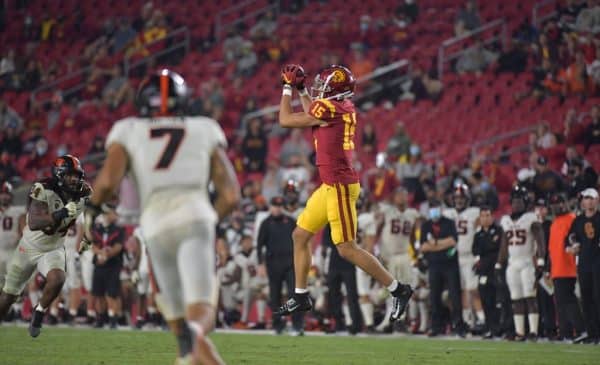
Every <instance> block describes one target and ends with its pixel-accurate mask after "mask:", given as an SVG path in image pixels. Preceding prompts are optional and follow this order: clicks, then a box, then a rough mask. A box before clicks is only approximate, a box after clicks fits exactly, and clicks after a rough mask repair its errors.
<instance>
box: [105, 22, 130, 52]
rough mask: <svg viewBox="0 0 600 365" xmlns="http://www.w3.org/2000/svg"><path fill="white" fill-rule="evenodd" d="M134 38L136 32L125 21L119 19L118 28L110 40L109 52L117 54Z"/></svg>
mask: <svg viewBox="0 0 600 365" xmlns="http://www.w3.org/2000/svg"><path fill="white" fill-rule="evenodd" d="M135 36H136V32H135V30H134V29H133V27H132V26H131V24H130V23H129V21H128V20H127V18H124V17H123V18H121V19H119V20H118V26H117V29H116V30H115V32H114V34H113V35H112V38H111V40H110V43H109V44H110V50H111V53H112V54H115V53H119V52H121V51H122V50H124V49H125V48H127V46H128V45H129V43H131V42H132V41H133V40H134V39H135Z"/></svg>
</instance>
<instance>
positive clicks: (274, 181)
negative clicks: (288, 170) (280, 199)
mask: <svg viewBox="0 0 600 365" xmlns="http://www.w3.org/2000/svg"><path fill="white" fill-rule="evenodd" d="M282 181H283V178H282V176H281V169H280V168H279V163H278V162H277V159H276V158H273V159H270V160H269V161H268V162H267V172H266V173H265V176H264V177H263V179H262V195H263V196H264V198H265V199H266V200H267V201H271V198H273V197H275V196H277V195H280V194H281V182H282Z"/></svg>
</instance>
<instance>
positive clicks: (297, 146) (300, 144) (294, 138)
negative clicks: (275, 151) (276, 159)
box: [279, 128, 312, 165]
mask: <svg viewBox="0 0 600 365" xmlns="http://www.w3.org/2000/svg"><path fill="white" fill-rule="evenodd" d="M311 150H312V149H311V148H310V146H309V144H308V142H306V139H304V135H303V133H302V130H300V129H298V128H295V129H292V131H291V133H290V136H289V137H288V139H287V140H286V141H285V142H283V145H282V146H281V151H279V156H280V158H281V163H282V164H283V165H286V164H287V162H288V160H289V158H290V157H291V156H293V155H299V156H308V155H309V154H310V151H311Z"/></svg>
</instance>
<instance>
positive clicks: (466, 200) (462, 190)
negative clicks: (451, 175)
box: [452, 183, 471, 210]
mask: <svg viewBox="0 0 600 365" xmlns="http://www.w3.org/2000/svg"><path fill="white" fill-rule="evenodd" d="M452 198H453V200H454V207H455V208H456V209H459V210H462V209H465V208H467V207H468V206H469V204H470V202H471V192H470V191H469V186H467V184H463V183H459V184H456V186H454V191H453V192H452ZM461 199H462V201H461ZM457 202H460V203H461V204H457ZM459 205H460V206H459Z"/></svg>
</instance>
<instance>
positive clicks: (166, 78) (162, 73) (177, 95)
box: [135, 68, 190, 117]
mask: <svg viewBox="0 0 600 365" xmlns="http://www.w3.org/2000/svg"><path fill="white" fill-rule="evenodd" d="M189 95H190V90H189V88H188V87H187V84H186V83H185V80H184V79H183V77H181V75H179V74H178V73H176V72H174V71H171V70H169V69H166V68H165V69H162V70H159V71H158V72H156V73H154V74H152V75H150V76H148V77H146V79H144V80H143V81H142V82H141V83H140V87H139V88H138V91H137V94H136V96H135V105H136V107H137V108H138V111H139V113H140V115H142V116H143V117H150V116H167V115H183V114H184V113H185V112H186V109H187V104H188V98H189Z"/></svg>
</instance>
